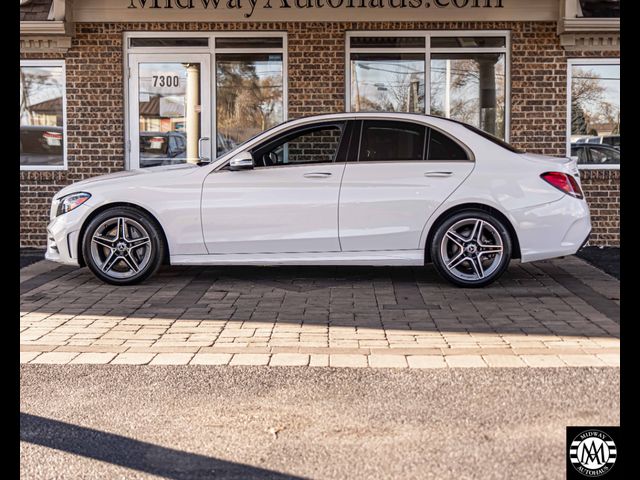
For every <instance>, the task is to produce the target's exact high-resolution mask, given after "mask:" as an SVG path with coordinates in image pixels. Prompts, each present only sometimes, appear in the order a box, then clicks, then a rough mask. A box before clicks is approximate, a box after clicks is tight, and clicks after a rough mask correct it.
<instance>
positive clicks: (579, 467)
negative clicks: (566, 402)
mask: <svg viewBox="0 0 640 480" xmlns="http://www.w3.org/2000/svg"><path fill="white" fill-rule="evenodd" d="M569 428H573V429H575V428H576V427H569ZM603 430H604V429H600V428H584V429H582V430H581V431H579V433H577V434H571V435H570V434H569V431H568V432H567V433H568V435H567V440H569V438H570V437H572V438H571V440H570V443H568V445H567V446H568V448H569V452H568V453H569V457H568V459H569V462H570V463H571V466H572V467H573V469H574V470H575V471H576V472H578V473H579V474H580V475H581V476H582V477H587V478H597V477H603V476H605V475H606V476H607V478H609V476H608V474H609V472H610V471H611V469H612V468H613V467H614V465H615V463H616V459H617V457H618V449H617V447H616V444H615V441H614V440H613V438H612V436H611V435H610V434H609V433H607V432H605V431H603ZM607 430H609V428H607ZM567 473H569V472H567ZM574 477H575V476H574Z"/></svg>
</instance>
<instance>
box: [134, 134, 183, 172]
mask: <svg viewBox="0 0 640 480" xmlns="http://www.w3.org/2000/svg"><path fill="white" fill-rule="evenodd" d="M186 160H187V139H186V137H185V135H184V134H183V133H180V132H142V133H140V166H141V167H157V166H158V165H174V164H178V163H184V162H186Z"/></svg>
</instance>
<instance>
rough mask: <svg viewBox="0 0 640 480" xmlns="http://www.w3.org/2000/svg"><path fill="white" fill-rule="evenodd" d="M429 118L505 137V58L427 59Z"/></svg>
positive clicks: (436, 55)
mask: <svg viewBox="0 0 640 480" xmlns="http://www.w3.org/2000/svg"><path fill="white" fill-rule="evenodd" d="M431 114H432V115H439V116H443V117H447V118H452V119H454V120H459V121H461V122H465V123H469V124H471V125H473V126H475V127H478V128H480V129H481V130H484V131H485V132H487V133H490V134H492V135H495V136H496V137H499V138H503V139H504V135H505V55H504V54H503V53H444V54H443V53H434V54H432V55H431Z"/></svg>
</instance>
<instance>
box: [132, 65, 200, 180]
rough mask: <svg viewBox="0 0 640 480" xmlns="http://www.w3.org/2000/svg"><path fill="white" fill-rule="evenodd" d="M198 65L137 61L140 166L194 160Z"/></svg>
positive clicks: (195, 157)
mask: <svg viewBox="0 0 640 480" xmlns="http://www.w3.org/2000/svg"><path fill="white" fill-rule="evenodd" d="M200 75H201V64H200V63H197V62H194V63H177V62H166V63H140V64H139V67H138V82H139V87H138V88H139V94H138V97H139V98H138V102H139V103H138V113H139V119H138V122H139V129H140V152H139V154H140V167H143V168H144V167H155V166H158V165H172V164H177V163H185V162H186V161H187V160H189V159H192V160H194V161H195V160H197V159H198V139H199V138H200V93H201V92H200V83H201V82H200Z"/></svg>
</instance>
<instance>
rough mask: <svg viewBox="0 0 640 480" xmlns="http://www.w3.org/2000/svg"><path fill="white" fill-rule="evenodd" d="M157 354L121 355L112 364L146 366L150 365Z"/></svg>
mask: <svg viewBox="0 0 640 480" xmlns="http://www.w3.org/2000/svg"><path fill="white" fill-rule="evenodd" d="M155 356H156V354H155V353H131V352H126V353H119V354H118V355H117V356H116V357H115V358H114V359H113V360H112V361H111V364H122V365H146V364H148V363H149V362H150V361H151V360H152V359H153V357H155Z"/></svg>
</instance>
